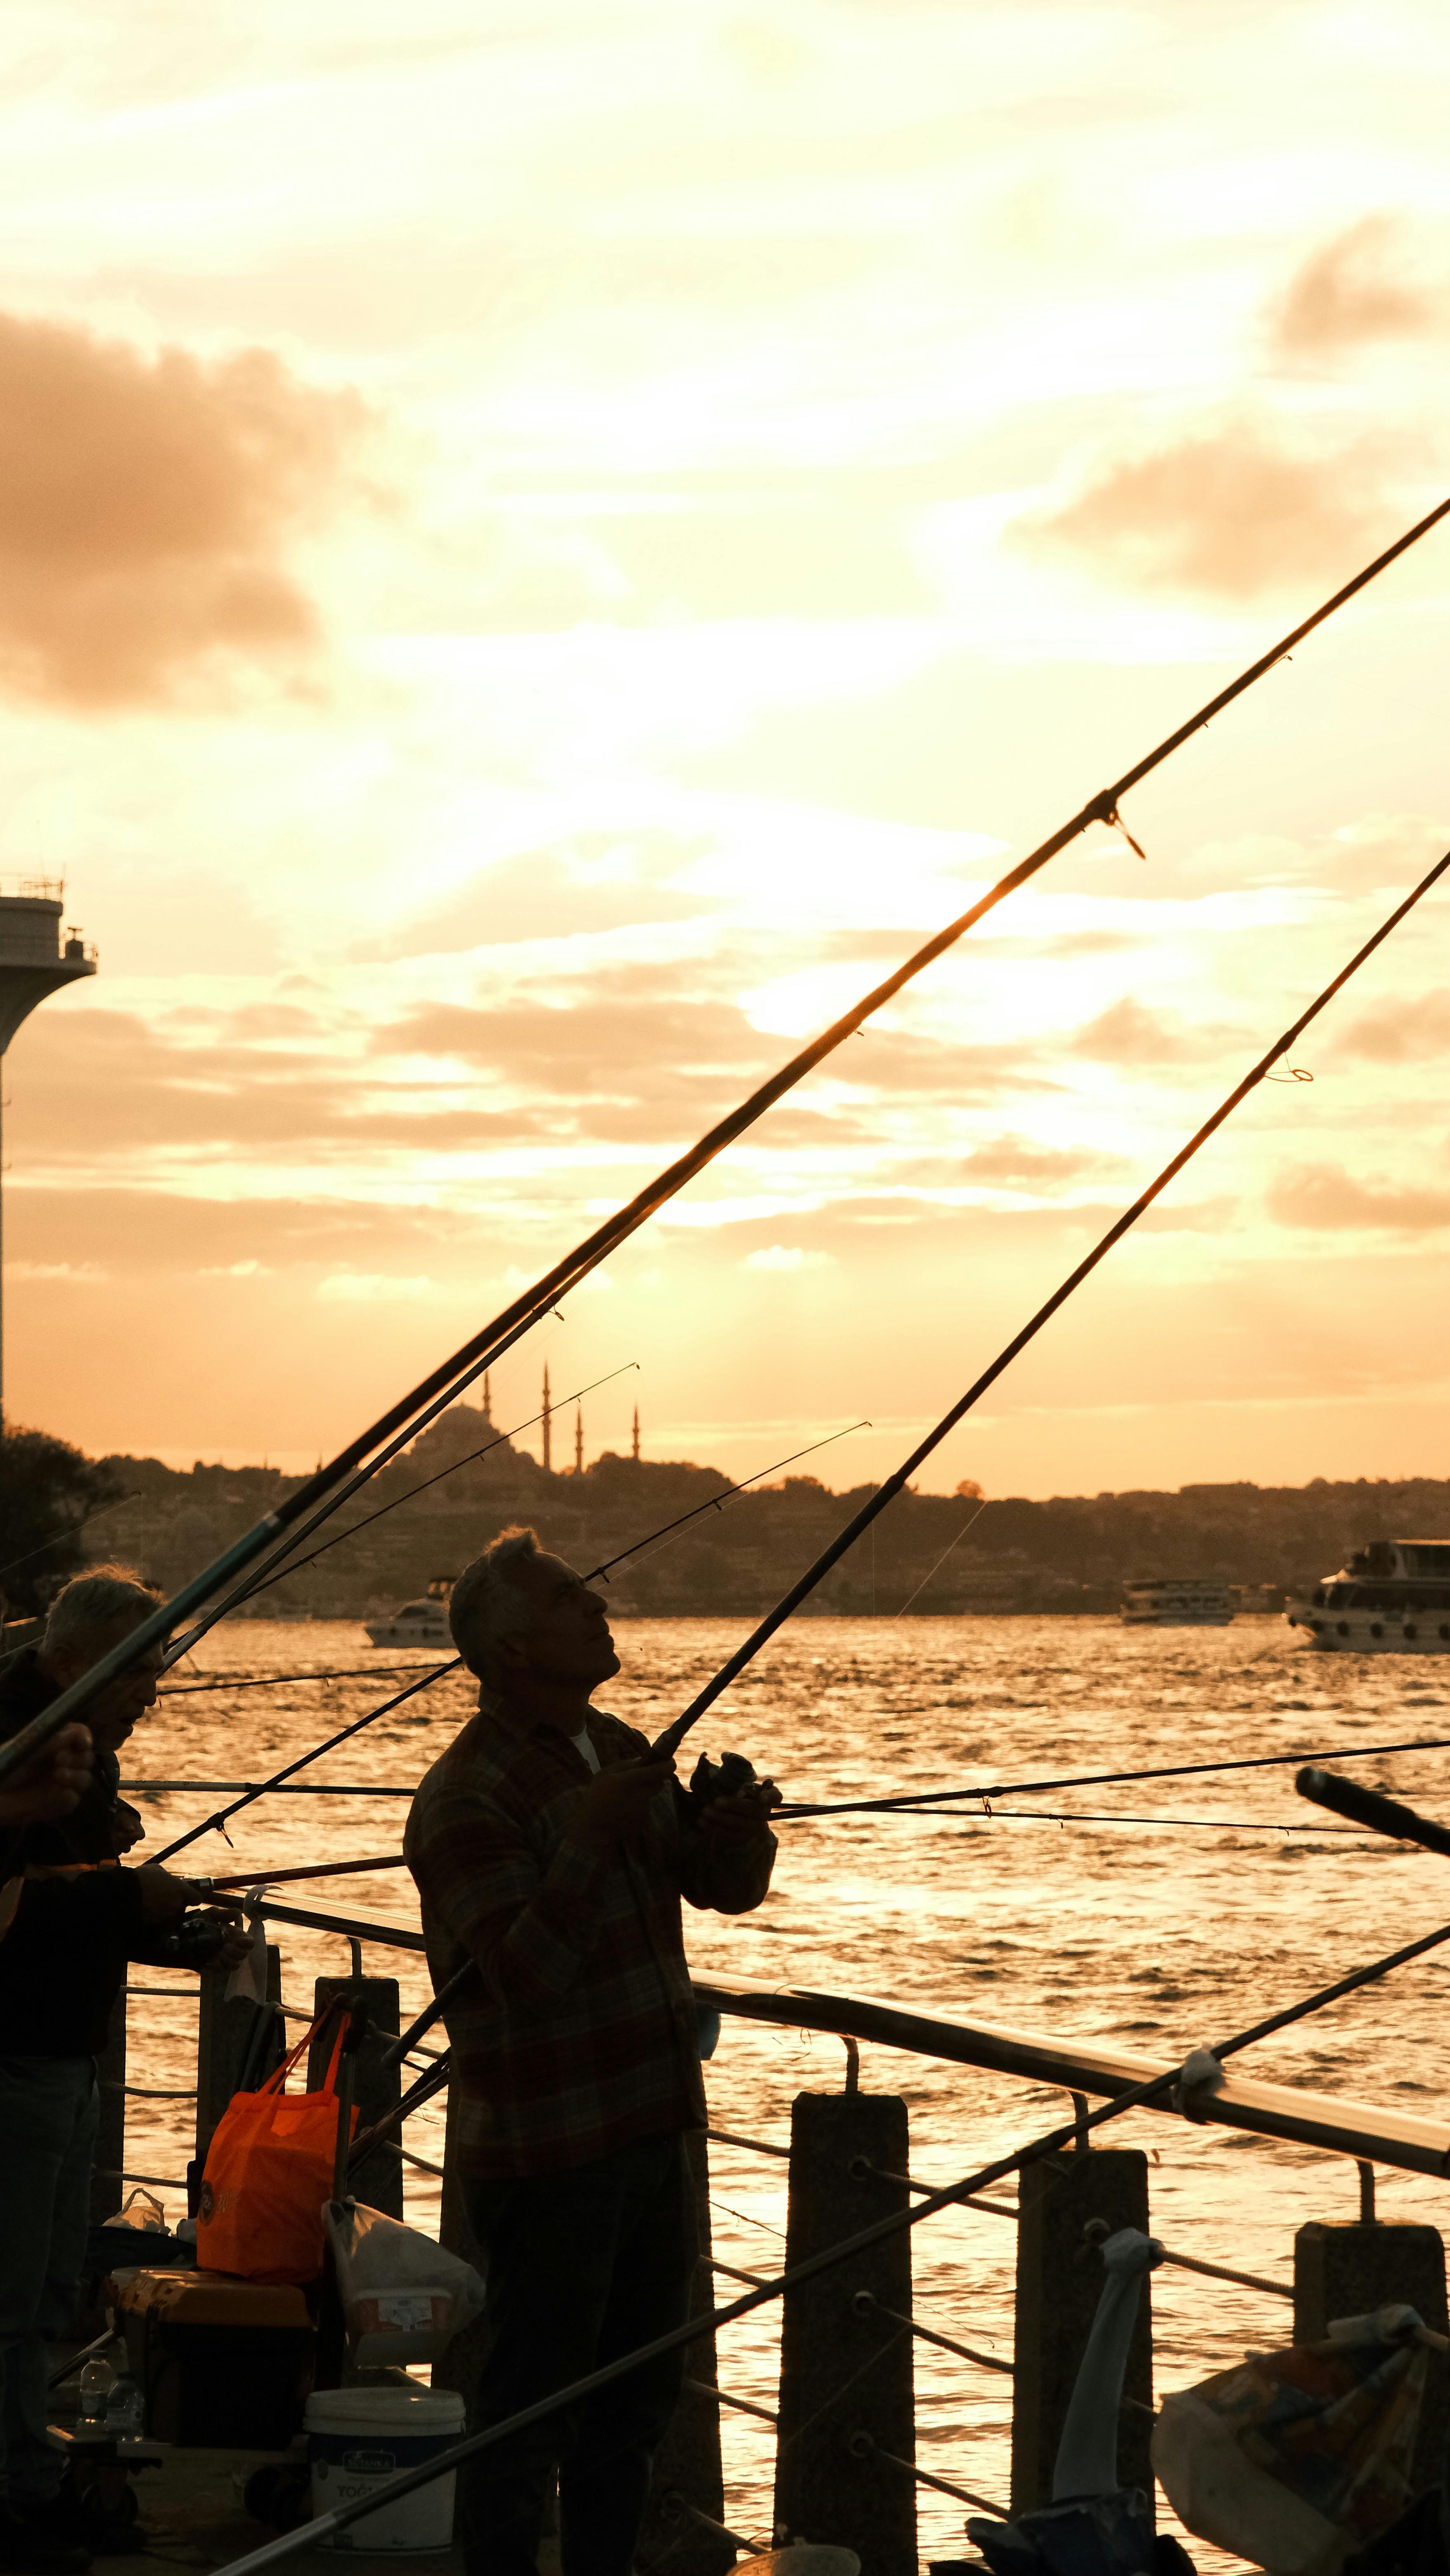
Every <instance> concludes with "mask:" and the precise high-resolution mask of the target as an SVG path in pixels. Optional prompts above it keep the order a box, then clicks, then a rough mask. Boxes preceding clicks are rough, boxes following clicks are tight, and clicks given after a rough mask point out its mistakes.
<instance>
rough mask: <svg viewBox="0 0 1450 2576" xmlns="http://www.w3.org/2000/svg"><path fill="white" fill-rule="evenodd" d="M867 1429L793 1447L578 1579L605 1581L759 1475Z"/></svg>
mask: <svg viewBox="0 0 1450 2576" xmlns="http://www.w3.org/2000/svg"><path fill="white" fill-rule="evenodd" d="M870 1428H871V1425H870V1423H869V1422H868V1421H865V1420H863V1421H860V1422H848V1423H847V1425H846V1428H845V1430H844V1431H828V1432H827V1434H826V1436H825V1439H824V1440H812V1441H811V1442H810V1443H809V1445H808V1446H807V1447H806V1448H804V1449H792V1451H791V1453H790V1456H789V1457H788V1458H777V1460H776V1462H775V1465H774V1466H773V1467H761V1468H760V1469H759V1470H758V1471H757V1473H756V1474H755V1475H753V1476H746V1477H745V1478H743V1480H742V1481H741V1483H740V1484H738V1485H727V1486H726V1488H725V1491H724V1493H723V1494H711V1495H710V1496H709V1498H708V1500H707V1501H705V1502H703V1503H696V1504H695V1506H694V1509H693V1510H692V1511H688V1512H681V1514H680V1516H679V1519H678V1520H673V1521H666V1522H665V1523H664V1526H663V1528H661V1529H657V1530H651V1532H650V1534H649V1537H648V1538H642V1539H641V1540H640V1541H639V1543H638V1545H637V1546H635V1547H626V1548H623V1549H621V1551H620V1553H619V1555H618V1556H608V1557H606V1558H605V1560H604V1563H603V1564H602V1565H596V1566H594V1567H592V1568H591V1570H590V1572H589V1573H588V1574H586V1575H583V1576H581V1578H580V1580H581V1581H582V1582H584V1583H596V1582H598V1581H599V1580H600V1578H601V1577H602V1578H603V1580H604V1581H605V1582H606V1583H607V1582H608V1580H609V1577H610V1575H611V1574H612V1572H613V1570H614V1568H615V1566H616V1565H623V1564H625V1563H626V1561H627V1560H628V1558H630V1557H632V1556H639V1555H641V1554H642V1553H643V1551H644V1550H645V1549H646V1548H647V1549H648V1550H649V1553H650V1555H651V1556H658V1554H659V1547H660V1546H664V1545H667V1544H668V1542H669V1538H670V1534H671V1532H672V1531H674V1530H681V1529H683V1528H684V1526H685V1523H686V1521H697V1520H698V1519H699V1517H700V1514H701V1513H702V1512H718V1511H720V1510H721V1509H722V1508H723V1506H724V1505H725V1504H726V1503H728V1502H729V1500H730V1497H731V1495H732V1494H743V1493H744V1492H745V1491H746V1490H747V1488H748V1487H749V1486H751V1485H758V1484H759V1482H760V1479H761V1477H762V1476H778V1475H779V1473H780V1471H781V1469H782V1467H793V1466H794V1465H795V1462H796V1460H797V1458H812V1457H814V1455H815V1453H816V1451H817V1450H818V1449H829V1448H830V1446H831V1443H832V1441H833V1440H844V1439H845V1438H846V1436H847V1433H848V1432H852V1431H869V1430H870ZM656 1541H658V1542H659V1546H657V1545H656Z"/></svg>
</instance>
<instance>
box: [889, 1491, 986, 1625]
mask: <svg viewBox="0 0 1450 2576" xmlns="http://www.w3.org/2000/svg"><path fill="white" fill-rule="evenodd" d="M986 1508H987V1496H986V1495H985V1494H984V1495H983V1496H982V1499H981V1501H980V1502H979V1503H978V1505H977V1508H976V1510H975V1511H974V1512H973V1514H972V1517H971V1520H965V1521H963V1523H962V1525H961V1528H960V1529H959V1530H958V1532H957V1534H956V1537H955V1538H954V1539H950V1540H949V1541H948V1542H947V1545H946V1546H945V1547H944V1548H943V1549H942V1552H941V1554H940V1556H939V1557H938V1558H937V1561H936V1563H935V1565H934V1566H933V1567H932V1569H931V1573H930V1574H924V1575H923V1576H922V1578H921V1581H920V1582H919V1583H918V1585H917V1587H916V1591H915V1592H909V1593H908V1594H907V1596H906V1599H905V1600H904V1601H903V1603H902V1605H901V1608H900V1609H899V1610H898V1611H896V1612H895V1614H894V1615H895V1617H896V1618H898V1619H904V1618H905V1617H906V1614H907V1611H908V1610H909V1609H910V1608H911V1605H912V1603H913V1601H915V1600H916V1599H917V1597H918V1595H919V1594H920V1593H923V1592H924V1591H925V1590H926V1587H927V1585H928V1584H929V1583H930V1582H931V1581H932V1578H933V1576H935V1575H938V1574H940V1572H941V1570H942V1567H943V1566H944V1565H945V1563H946V1561H947V1558H948V1557H949V1556H950V1555H951V1552H952V1549H953V1548H954V1547H960V1546H961V1543H962V1541H963V1539H964V1538H965V1537H966V1535H967V1532H968V1530H969V1529H970V1528H971V1526H972V1521H979V1520H980V1519H981V1517H982V1514H983V1512H984V1511H985V1510H986Z"/></svg>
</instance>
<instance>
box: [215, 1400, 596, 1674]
mask: <svg viewBox="0 0 1450 2576" xmlns="http://www.w3.org/2000/svg"><path fill="white" fill-rule="evenodd" d="M631 1368H639V1360H626V1363H623V1368H610V1370H608V1376H603V1378H590V1383H587V1386H577V1388H574V1391H572V1394H569V1396H559V1404H549V1412H551V1414H556V1412H564V1406H567V1404H579V1399H582V1396H592V1394H595V1386H608V1383H610V1381H613V1378H623V1376H626V1373H628V1370H631ZM536 1422H543V1412H536V1414H528V1419H525V1422H515V1425H513V1430H510V1432H500V1435H497V1440H484V1445H482V1448H479V1450H469V1453H466V1455H464V1458H453V1461H451V1466H440V1468H438V1473H435V1476H425V1479H422V1484H410V1486H407V1492H404V1494H394V1497H391V1502H381V1504H379V1510H376V1512H366V1515H363V1520H350V1522H348V1528H345V1530H335V1533H332V1538H325V1540H322V1546H319V1548H312V1553H309V1556H291V1548H299V1546H301V1540H304V1538H306V1535H309V1530H299V1533H296V1538H294V1540H291V1546H288V1548H278V1558H276V1571H270V1569H268V1566H263V1571H260V1574H258V1577H255V1579H252V1582H250V1584H245V1587H237V1592H232V1597H229V1602H224V1605H221V1607H219V1610H216V1618H209V1620H206V1628H214V1625H216V1620H219V1618H224V1615H227V1610H229V1607H240V1605H242V1602H250V1600H252V1597H255V1595H258V1592H268V1589H270V1584H281V1582H283V1577H288V1574H301V1569H304V1566H314V1564H317V1558H319V1556H327V1548H340V1546H343V1540H345V1538H355V1535H358V1530H371V1525H373V1520H384V1515H386V1512H397V1507H399V1504H402V1502H415V1499H417V1494H428V1489H430V1486H433V1484H443V1479H446V1476H456V1473H458V1468H464V1466H476V1463H479V1458H489V1455H492V1450H497V1448H505V1443H507V1440H518V1435H520V1432H525V1430H531V1427H533V1425H536ZM394 1455H397V1443H394ZM384 1463H386V1461H381V1458H379V1463H376V1466H371V1468H368V1471H366V1476H358V1484H366V1479H368V1476H376V1471H379V1466H384ZM355 1489H358V1486H353V1492H355ZM343 1499H345V1497H337V1502H330V1504H327V1510H325V1512H314V1517H312V1522H309V1528H312V1530H314V1528H319V1522H322V1520H330V1515H332V1512H337V1510H340V1507H343ZM283 1556H286V1558H288V1564H281V1558H283Z"/></svg>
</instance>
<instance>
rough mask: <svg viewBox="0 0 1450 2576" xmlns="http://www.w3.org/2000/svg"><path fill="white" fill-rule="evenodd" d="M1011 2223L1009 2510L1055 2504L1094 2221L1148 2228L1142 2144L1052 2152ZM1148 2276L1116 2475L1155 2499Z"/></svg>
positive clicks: (1098, 2271)
mask: <svg viewBox="0 0 1450 2576" xmlns="http://www.w3.org/2000/svg"><path fill="white" fill-rule="evenodd" d="M1019 2208H1020V2216H1019V2219H1018V2224H1017V2318H1016V2343H1015V2353H1014V2367H1015V2370H1016V2378H1015V2380H1014V2382H1013V2391H1012V2396H1013V2403H1012V2511H1013V2512H1014V2513H1034V2512H1036V2511H1037V2510H1038V2509H1039V2508H1040V2507H1041V2506H1043V2505H1046V2504H1050V2503H1051V2502H1052V2469H1053V2462H1054V2461H1055V2460H1056V2458H1057V2446H1058V2443H1059V2442H1060V2441H1061V2439H1062V2427H1063V2423H1064V2420H1065V2418H1066V2415H1067V2407H1068V2400H1069V2398H1070V2397H1071V2395H1072V2391H1073V2383H1074V2381H1075V2380H1076V2378H1077V2371H1078V2364H1079V2362H1080V2361H1081V2359H1082V2356H1083V2351H1084V2348H1085V2346H1086V2344H1087V2339H1088V2332H1089V2329H1090V2327H1091V2325H1092V2321H1093V2317H1094V2315H1095V2313H1096V2310H1097V2304H1098V2294H1099V2292H1100V2291H1101V2289H1102V2286H1103V2266H1102V2258H1101V2256H1100V2255H1099V2253H1098V2251H1097V2246H1096V2244H1095V2243H1093V2242H1092V2241H1091V2240H1088V2239H1085V2238H1084V2235H1083V2230H1084V2228H1085V2227H1086V2226H1087V2224H1088V2222H1089V2220H1090V2219H1100V2220H1102V2221H1103V2223H1104V2225H1105V2227H1106V2229H1107V2232H1108V2234H1109V2235H1115V2234H1116V2232H1117V2230H1118V2229H1119V2228H1120V2227H1137V2228H1140V2229H1141V2230H1142V2232H1143V2234H1144V2235H1145V2236H1146V2235H1147V2234H1148V2233H1149V2227H1148V2159H1147V2156H1146V2155H1145V2154H1144V2152H1143V2150H1142V2148H1141V2147H1104V2148H1100V2149H1098V2150H1096V2151H1095V2152H1094V2153H1093V2154H1091V2155H1067V2156H1052V2157H1050V2158H1048V2159H1047V2160H1045V2161H1044V2162H1043V2163H1041V2164H1035V2165H1028V2166H1027V2167H1026V2168H1025V2169H1024V2171H1023V2175H1022V2182H1021V2200H1020V2203H1019ZM1150 2278H1151V2276H1149V2275H1145V2276H1144V2280H1143V2288H1142V2295H1141V2298H1140V2300H1139V2305H1138V2321H1137V2324H1136V2325H1135V2327H1134V2329H1133V2340H1132V2344H1131V2346H1130V2348H1129V2353H1128V2369H1127V2376H1126V2378H1125V2380H1124V2382H1123V2414H1122V2420H1121V2425H1120V2430H1119V2437H1118V2477H1119V2482H1120V2484H1121V2485H1123V2486H1125V2487H1141V2488H1142V2489H1143V2492H1144V2494H1145V2495H1147V2496H1148V2497H1149V2498H1150V2499H1151V2497H1152V2495H1153V2469H1152V2464H1151V2462H1150V2460H1149V2457H1148V2442H1149V2436H1150V2434H1151V2432H1152V2425H1153V2323H1152V2305H1151V2300H1152V2293H1151V2288H1150Z"/></svg>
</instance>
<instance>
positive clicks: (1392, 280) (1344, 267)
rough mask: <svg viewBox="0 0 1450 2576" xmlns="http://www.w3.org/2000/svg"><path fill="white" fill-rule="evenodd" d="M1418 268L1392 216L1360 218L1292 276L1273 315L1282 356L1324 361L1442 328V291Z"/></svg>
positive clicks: (1409, 241) (1408, 244)
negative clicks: (1361, 345) (1358, 347)
mask: <svg viewBox="0 0 1450 2576" xmlns="http://www.w3.org/2000/svg"><path fill="white" fill-rule="evenodd" d="M1416 266H1417V263H1416V258H1415V252H1414V246H1413V244H1412V242H1411V240H1410V238H1409V236H1408V235H1407V233H1406V230H1405V227H1404V226H1403V225H1402V224H1399V223H1397V222H1396V221H1395V219H1394V217H1393V216H1392V215H1366V216H1365V217H1364V219H1363V221H1362V222H1360V223H1357V224H1352V225H1351V226H1350V229H1349V230H1348V232H1344V233H1340V234H1339V235H1337V237H1336V238H1335V240H1333V241H1332V242H1327V243H1326V244H1325V246H1324V248H1323V249H1322V250H1317V251H1315V252H1314V253H1313V254H1312V256H1311V257H1310V258H1309V259H1307V260H1306V261H1305V262H1304V265H1303V267H1302V268H1300V269H1298V270H1296V272H1295V274H1294V276H1293V278H1292V279H1291V280H1290V283H1289V289H1288V293H1287V294H1286V295H1285V297H1284V300H1283V303H1282V304H1281V306H1280V308H1279V311H1278V314H1277V315H1276V317H1275V325H1274V337H1275V340H1276V341H1277V344H1278V346H1279V348H1280V350H1281V351H1283V352H1284V353H1285V354H1286V355H1288V356H1291V357H1296V358H1299V357H1324V356H1326V355H1328V354H1329V353H1330V352H1331V351H1334V350H1340V349H1348V348H1353V347H1355V346H1356V345H1358V344H1359V343H1361V342H1363V341H1366V340H1402V339H1415V338H1419V337H1420V336H1422V335H1423V334H1424V333H1426V332H1429V331H1433V330H1436V329H1439V328H1442V327H1443V324H1444V318H1445V296H1444V293H1443V291H1442V292H1440V293H1438V294H1437V293H1436V291H1435V290H1434V288H1433V287H1432V286H1431V285H1430V284H1429V282H1428V281H1427V280H1426V279H1425V278H1424V277H1423V276H1420V275H1417V274H1416Z"/></svg>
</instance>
